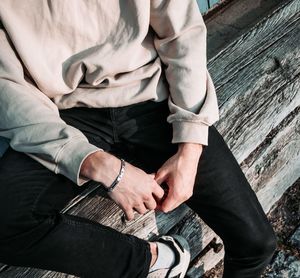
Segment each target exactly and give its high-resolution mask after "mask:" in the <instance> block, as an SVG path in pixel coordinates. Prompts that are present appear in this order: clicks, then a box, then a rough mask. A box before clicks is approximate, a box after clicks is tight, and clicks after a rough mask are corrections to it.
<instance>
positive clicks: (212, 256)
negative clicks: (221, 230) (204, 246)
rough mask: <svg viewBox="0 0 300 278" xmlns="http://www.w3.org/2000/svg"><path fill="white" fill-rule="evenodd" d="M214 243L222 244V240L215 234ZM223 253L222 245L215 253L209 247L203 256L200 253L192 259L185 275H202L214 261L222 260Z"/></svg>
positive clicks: (196, 276) (196, 277)
mask: <svg viewBox="0 0 300 278" xmlns="http://www.w3.org/2000/svg"><path fill="white" fill-rule="evenodd" d="M216 244H223V242H222V240H221V239H220V238H219V237H217V236H216ZM224 254H225V251H224V247H223V248H222V249H221V250H220V251H219V252H217V253H216V252H215V251H214V250H213V249H212V248H211V249H209V251H208V252H207V253H205V254H204V255H203V256H202V255H199V256H197V257H196V258H195V259H194V260H193V261H192V263H191V265H190V267H189V271H188V273H187V275H186V277H189V278H199V277H202V275H203V274H204V273H205V272H207V271H208V270H210V269H212V268H213V267H215V265H216V262H219V261H220V260H222V259H223V258H224Z"/></svg>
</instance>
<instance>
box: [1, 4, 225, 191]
mask: <svg viewBox="0 0 300 278" xmlns="http://www.w3.org/2000/svg"><path fill="white" fill-rule="evenodd" d="M206 63H207V61H206V26H205V24H204V22H203V19H202V16H201V14H200V12H199V9H198V6H197V2H196V0H72V1H71V0H50V1H46V0H26V1H20V0H1V1H0V136H3V137H6V138H9V139H10V146H11V147H12V148H13V149H15V150H17V151H20V152H24V153H26V154H28V155H29V156H30V157H32V158H33V159H36V160H37V161H39V162H40V163H42V164H43V165H44V166H46V167H47V168H48V169H50V170H51V171H53V172H55V173H59V174H62V175H65V176H66V177H68V178H69V179H71V180H72V181H73V182H75V183H77V184H78V185H82V184H84V183H85V182H86V181H87V180H84V179H82V178H80V177H79V172H80V167H81V164H82V162H83V160H84V159H85V157H87V156H88V155H89V154H91V153H93V152H95V151H97V150H101V149H99V148H98V147H96V146H94V145H92V144H90V143H89V142H88V140H87V138H86V137H85V136H84V135H83V133H82V132H80V131H79V130H78V129H76V128H74V127H72V126H70V125H67V124H66V123H65V122H64V121H63V120H62V119H61V118H60V117H59V111H58V110H59V109H66V108H70V107H75V106H86V107H120V106H125V105H130V104H134V103H138V102H142V101H146V100H152V101H162V100H164V99H167V98H168V105H169V110H170V114H169V116H168V117H167V121H168V122H169V123H170V124H172V128H173V139H172V143H179V142H193V143H201V144H203V145H207V142H208V140H207V137H208V126H210V125H212V124H213V123H214V122H216V121H217V120H218V119H219V111H218V103H217V97H216V93H215V88H214V84H213V82H212V79H211V77H210V74H209V72H208V71H207V66H206Z"/></svg>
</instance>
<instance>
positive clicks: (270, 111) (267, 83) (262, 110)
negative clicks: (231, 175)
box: [216, 17, 300, 162]
mask: <svg viewBox="0 0 300 278" xmlns="http://www.w3.org/2000/svg"><path fill="white" fill-rule="evenodd" d="M299 18H300V17H299ZM264 57H280V62H278V63H279V66H278V67H277V68H272V67H271V66H269V63H271V64H272V59H273V58H270V60H268V58H267V59H266V58H264ZM264 57H257V58H256V63H255V64H251V65H249V66H248V67H247V68H244V69H241V71H240V72H239V73H237V74H236V77H235V79H234V81H233V82H230V83H227V84H226V85H224V86H223V87H222V90H220V91H219V94H222V93H224V94H226V92H234V95H231V96H230V98H229V99H227V101H226V105H223V106H222V107H221V109H220V113H221V115H222V116H221V119H220V121H218V123H217V124H216V126H217V128H218V129H219V131H220V132H221V133H222V135H223V136H224V138H225V139H226V141H227V143H228V145H229V146H230V147H231V149H232V152H233V153H234V155H235V156H236V158H237V160H238V161H239V162H241V161H243V160H244V159H245V158H246V157H247V156H248V155H249V154H250V153H251V152H252V151H253V150H254V149H255V148H256V147H257V146H258V145H259V144H260V143H261V142H262V141H263V140H264V139H265V138H266V136H267V134H268V133H269V132H270V131H271V129H272V128H273V127H274V126H276V125H278V124H279V123H280V122H281V121H282V120H283V119H284V118H285V117H286V116H287V115H288V114H289V113H290V112H291V111H293V110H294V109H295V108H296V107H297V106H298V105H299V104H300V94H299V93H298V92H299V86H300V85H299V84H300V81H299V76H300V24H299V26H298V27H297V28H296V29H294V30H293V31H291V32H290V34H289V36H287V37H286V40H285V41H284V42H282V43H280V44H279V43H275V44H274V45H273V47H272V48H269V49H266V50H265V53H264ZM276 59H277V58H276ZM276 59H275V60H276ZM273 60H274V59H273ZM275 60H274V61H275ZM278 61H279V60H278ZM270 68H271V70H270ZM245 78H246V79H247V80H245Z"/></svg>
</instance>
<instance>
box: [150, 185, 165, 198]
mask: <svg viewBox="0 0 300 278" xmlns="http://www.w3.org/2000/svg"><path fill="white" fill-rule="evenodd" d="M152 193H153V195H154V197H155V198H156V200H157V201H160V200H161V199H162V198H163V197H164V195H165V191H164V190H163V189H162V187H161V186H159V184H156V185H155V186H154V188H153V192H152Z"/></svg>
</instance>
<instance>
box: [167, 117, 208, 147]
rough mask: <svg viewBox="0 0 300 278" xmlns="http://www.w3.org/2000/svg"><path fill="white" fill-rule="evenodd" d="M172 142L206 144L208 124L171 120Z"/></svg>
mask: <svg viewBox="0 0 300 278" xmlns="http://www.w3.org/2000/svg"><path fill="white" fill-rule="evenodd" d="M172 127H173V138H172V143H183V142H185V143H198V144H202V145H205V146H207V145H208V128H209V126H208V125H205V124H203V123H195V122H184V121H180V122H179V121H175V122H172Z"/></svg>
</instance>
